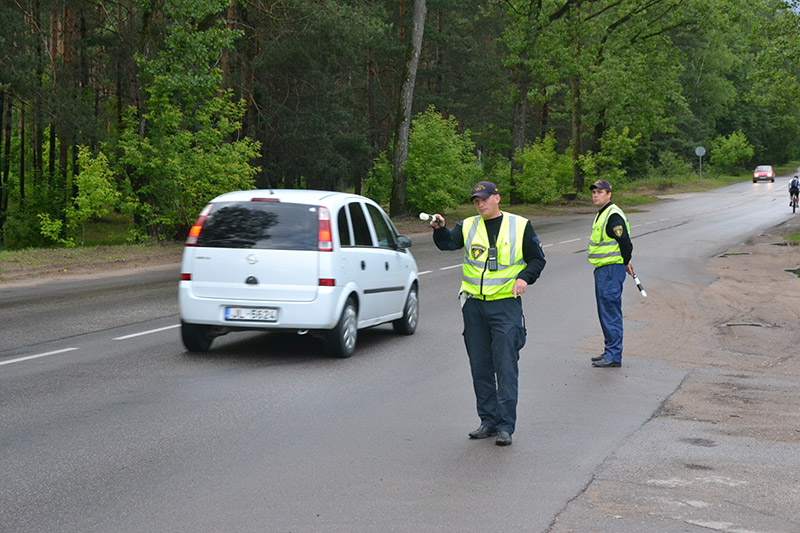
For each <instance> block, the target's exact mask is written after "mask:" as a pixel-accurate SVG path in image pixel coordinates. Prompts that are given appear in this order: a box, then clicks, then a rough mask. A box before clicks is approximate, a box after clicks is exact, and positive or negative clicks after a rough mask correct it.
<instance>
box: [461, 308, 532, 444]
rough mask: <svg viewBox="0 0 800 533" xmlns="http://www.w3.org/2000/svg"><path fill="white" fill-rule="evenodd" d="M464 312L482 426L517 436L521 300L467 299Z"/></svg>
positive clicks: (522, 324) (522, 334)
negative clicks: (515, 433) (515, 428)
mask: <svg viewBox="0 0 800 533" xmlns="http://www.w3.org/2000/svg"><path fill="white" fill-rule="evenodd" d="M461 312H462V314H463V316H464V344H465V345H466V347H467V355H469V365H470V369H471V370H472V385H473V387H474V389H475V400H476V403H477V408H478V416H479V417H480V419H481V423H483V424H486V425H488V426H493V427H497V430H498V431H507V432H508V433H509V434H511V433H514V427H515V425H516V421H517V396H518V389H519V387H518V382H519V366H518V362H519V351H520V349H521V348H522V347H523V346H524V345H525V339H526V335H525V322H524V318H523V316H522V298H503V299H500V300H483V299H479V298H468V299H467V301H466V302H464V306H463V307H462V308H461Z"/></svg>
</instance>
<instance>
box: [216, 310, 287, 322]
mask: <svg viewBox="0 0 800 533" xmlns="http://www.w3.org/2000/svg"><path fill="white" fill-rule="evenodd" d="M225 320H249V321H251V322H277V321H278V310H277V309H276V308H274V307H226V308H225Z"/></svg>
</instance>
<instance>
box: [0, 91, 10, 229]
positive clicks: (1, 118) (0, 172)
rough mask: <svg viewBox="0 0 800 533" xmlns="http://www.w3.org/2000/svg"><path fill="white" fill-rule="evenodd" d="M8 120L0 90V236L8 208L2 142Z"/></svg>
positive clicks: (2, 93) (3, 143) (4, 155)
mask: <svg viewBox="0 0 800 533" xmlns="http://www.w3.org/2000/svg"><path fill="white" fill-rule="evenodd" d="M10 119H11V117H6V92H5V91H4V90H3V89H2V88H0V234H2V232H3V225H4V224H5V222H6V208H7V206H8V200H7V198H8V193H7V192H6V183H7V181H8V173H7V172H5V168H6V158H7V156H8V152H7V151H4V147H5V142H3V141H4V137H5V133H6V128H5V122H6V120H10Z"/></svg>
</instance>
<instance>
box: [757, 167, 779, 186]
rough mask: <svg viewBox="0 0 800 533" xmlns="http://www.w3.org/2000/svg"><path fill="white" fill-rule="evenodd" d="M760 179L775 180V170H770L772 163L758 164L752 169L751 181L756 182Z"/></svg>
mask: <svg viewBox="0 0 800 533" xmlns="http://www.w3.org/2000/svg"><path fill="white" fill-rule="evenodd" d="M761 180H769V181H771V182H773V183H774V182H775V171H774V170H772V165H758V166H757V167H756V169H755V170H754V171H753V183H758V182H759V181H761Z"/></svg>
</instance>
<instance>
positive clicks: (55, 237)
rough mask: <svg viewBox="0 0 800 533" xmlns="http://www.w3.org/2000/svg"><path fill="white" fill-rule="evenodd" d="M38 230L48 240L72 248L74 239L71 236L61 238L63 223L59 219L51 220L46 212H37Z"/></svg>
mask: <svg viewBox="0 0 800 533" xmlns="http://www.w3.org/2000/svg"><path fill="white" fill-rule="evenodd" d="M38 217H39V232H40V233H41V234H42V236H43V237H44V238H46V239H48V240H50V241H53V242H56V243H58V244H61V245H63V246H65V247H67V248H73V247H74V246H75V241H74V240H73V239H72V238H66V239H65V238H62V237H61V230H62V228H63V227H64V223H63V222H62V221H61V220H53V219H52V218H50V215H49V214H48V213H39V215H38Z"/></svg>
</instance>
